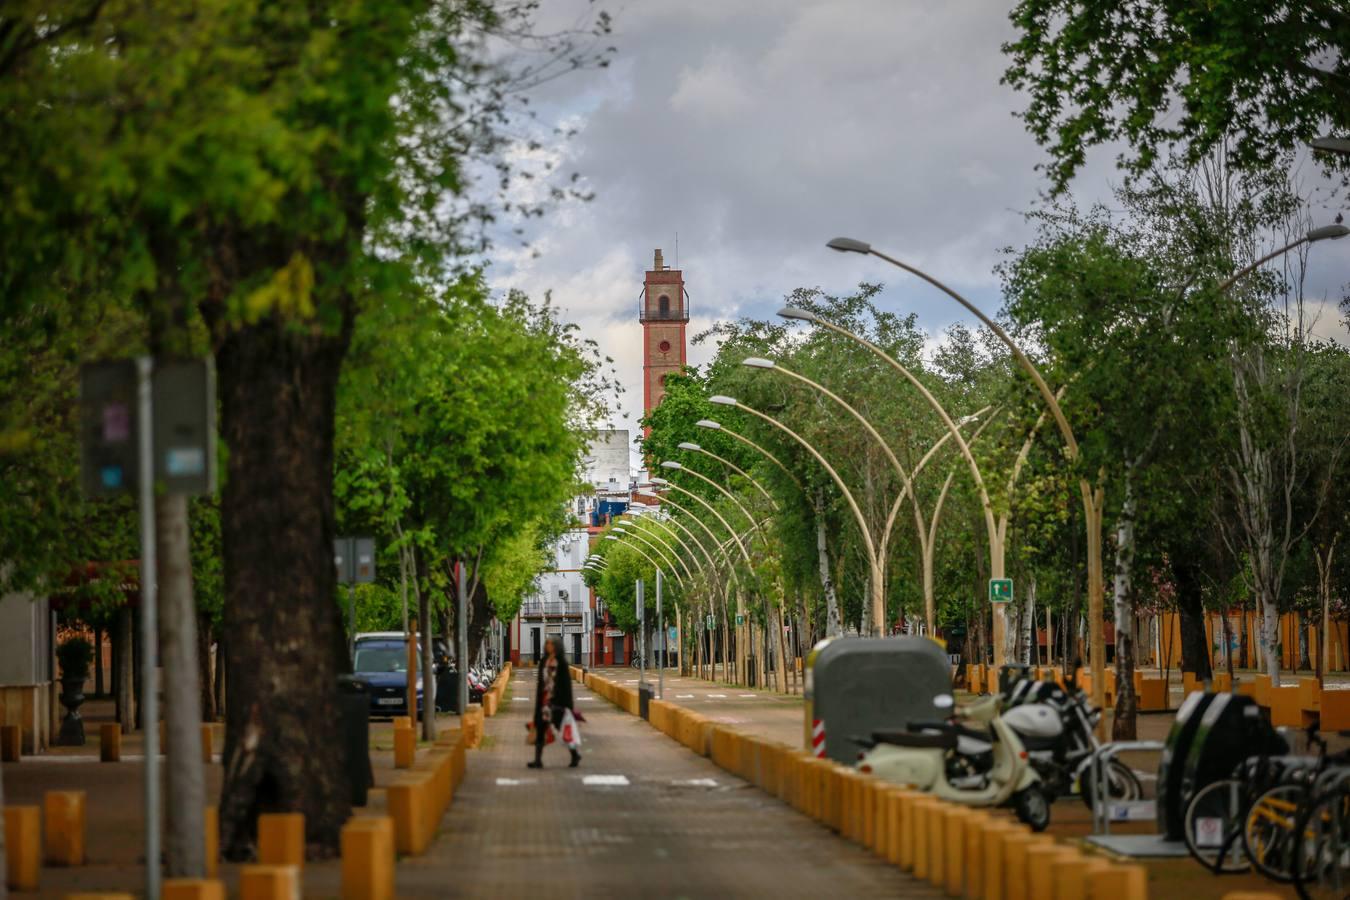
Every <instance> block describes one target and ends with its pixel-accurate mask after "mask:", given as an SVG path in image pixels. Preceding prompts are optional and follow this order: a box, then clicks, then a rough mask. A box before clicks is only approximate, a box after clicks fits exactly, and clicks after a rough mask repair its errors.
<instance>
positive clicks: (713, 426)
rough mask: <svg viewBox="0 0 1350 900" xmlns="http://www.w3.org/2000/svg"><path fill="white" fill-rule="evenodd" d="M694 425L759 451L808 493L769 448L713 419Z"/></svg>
mask: <svg viewBox="0 0 1350 900" xmlns="http://www.w3.org/2000/svg"><path fill="white" fill-rule="evenodd" d="M694 424H695V425H697V426H698V427H699V428H707V429H708V430H709V431H720V432H722V433H723V434H725V435H726V436H727V437H731V438H735V439H736V440H738V441H740V442H741V443H742V444H745V445H746V446H747V447H751V448H753V449H755V450H757V451H758V452H759V453H760V454H762V455H763V456H764V457H765V458H766V459H768V460H769V461H770V462H772V463H773V464H774V465H775V466H777V467H778V468H780V469H782V470H783V474H784V475H786V476H787V477H788V478H791V479H792V483H793V484H795V485H797V489H798V490H799V491H801V492H802V493H803V494H804V493H806V488H805V487H804V486H803V485H802V483H801V480H800V479H799V478H798V477H797V476H796V475H795V474H793V472H792V470H791V469H789V468H788V467H787V465H786V464H785V463H784V462H783V461H782V460H781V459H779V458H778V457H777V456H774V455H773V453H771V452H770V451H769V450H768V449H767V448H765V447H761V446H760V445H759V444H756V443H755V442H754V441H752V440H750V439H749V438H748V437H746V436H745V435H743V434H740V433H739V432H735V431H732V430H731V429H730V428H728V427H727V426H725V425H723V424H722V423H721V422H717V421H714V420H713V419H699V420H698V421H697V422H695V423H694Z"/></svg>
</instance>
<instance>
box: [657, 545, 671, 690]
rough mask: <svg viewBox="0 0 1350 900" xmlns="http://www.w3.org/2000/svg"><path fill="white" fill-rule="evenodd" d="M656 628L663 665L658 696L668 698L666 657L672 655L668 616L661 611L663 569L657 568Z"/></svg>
mask: <svg viewBox="0 0 1350 900" xmlns="http://www.w3.org/2000/svg"><path fill="white" fill-rule="evenodd" d="M656 628H657V630H658V631H660V632H661V667H660V668H659V669H657V670H656V696H657V698H658V699H660V700H664V699H666V659H667V658H668V657H669V656H670V647H668V646H667V645H666V617H665V613H663V612H662V611H661V570H660V569H657V570H656Z"/></svg>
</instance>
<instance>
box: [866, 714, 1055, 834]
mask: <svg viewBox="0 0 1350 900" xmlns="http://www.w3.org/2000/svg"><path fill="white" fill-rule="evenodd" d="M933 705H934V707H935V708H936V709H937V710H939V711H940V712H942V713H944V714H946V713H951V712H953V711H954V712H955V715H954V716H952V718H951V719H950V720H947V721H934V722H911V723H910V724H909V729H908V730H907V731H874V732H872V735H871V737H870V738H859V737H855V738H853V741H854V742H855V743H856V744H858V745H859V746H860V747H862V748H863V750H862V752H860V753H859V754H858V764H857V768H858V770H859V771H860V772H863V773H865V774H870V775H875V776H876V777H878V778H881V779H883V780H885V781H890V782H894V783H895V784H908V785H913V786H914V787H916V788H917V789H919V790H921V791H926V792H928V793H931V794H933V795H934V796H936V797H941V798H942V799H944V800H951V801H953V802H955V803H961V804H964V805H966V806H1011V807H1012V808H1013V810H1014V811H1015V812H1016V813H1017V818H1018V819H1019V820H1021V821H1022V822H1024V823H1026V824H1027V825H1030V826H1031V829H1032V830H1033V831H1044V830H1045V828H1046V826H1047V825H1049V824H1050V799H1051V798H1050V795H1049V794H1048V793H1047V791H1046V788H1045V786H1044V784H1042V781H1041V776H1040V775H1039V774H1038V773H1037V771H1036V770H1035V769H1034V768H1032V766H1031V765H1030V763H1029V761H1028V758H1027V752H1026V750H1025V749H1024V747H1023V745H1022V741H1021V739H1020V738H1019V737H1018V735H1017V732H1015V731H1014V730H1013V729H1012V728H1011V727H1010V726H1009V725H1008V723H1007V722H1006V721H1005V720H1004V719H1003V717H1002V716H1000V715H999V707H1000V706H1001V705H1002V698H1001V697H998V696H993V697H985V698H983V699H980V700H977V701H975V702H974V703H972V704H970V705H968V706H965V707H961V708H955V703H954V701H953V699H952V696H951V695H950V694H939V695H938V696H937V697H936V698H935V699H934V701H933ZM965 723H970V724H972V725H975V726H983V727H984V728H985V729H987V730H978V729H977V728H971V727H969V726H968V725H967V724H965Z"/></svg>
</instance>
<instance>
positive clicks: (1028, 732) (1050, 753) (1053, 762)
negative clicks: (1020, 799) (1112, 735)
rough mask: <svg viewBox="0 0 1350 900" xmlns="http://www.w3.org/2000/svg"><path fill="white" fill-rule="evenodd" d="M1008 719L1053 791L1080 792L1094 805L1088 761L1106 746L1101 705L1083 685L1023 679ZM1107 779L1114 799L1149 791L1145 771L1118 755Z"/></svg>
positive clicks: (1008, 701) (1010, 699)
mask: <svg viewBox="0 0 1350 900" xmlns="http://www.w3.org/2000/svg"><path fill="white" fill-rule="evenodd" d="M1070 684H1072V680H1070ZM1003 720H1004V721H1005V722H1006V723H1008V725H1009V727H1011V728H1012V729H1013V731H1015V732H1017V736H1018V737H1019V738H1020V739H1021V741H1022V744H1023V746H1024V747H1026V750H1027V754H1028V756H1029V757H1030V762H1031V765H1032V766H1033V767H1034V768H1035V769H1036V771H1037V773H1038V774H1039V775H1040V776H1041V781H1042V782H1043V783H1044V785H1045V788H1046V790H1047V791H1048V792H1049V794H1050V796H1051V797H1052V798H1057V797H1064V796H1069V795H1072V794H1074V793H1078V794H1079V795H1080V796H1081V797H1082V799H1083V802H1084V803H1086V804H1087V806H1088V808H1089V809H1091V808H1092V803H1093V798H1095V797H1096V796H1097V795H1096V791H1095V790H1094V789H1093V787H1094V785H1093V778H1094V777H1095V774H1094V772H1093V770H1092V767H1091V766H1090V765H1089V764H1088V762H1089V760H1090V759H1091V758H1092V755H1093V754H1094V753H1095V752H1096V751H1097V748H1098V747H1100V746H1101V744H1100V743H1099V742H1098V740H1097V733H1096V726H1097V723H1098V722H1099V721H1100V720H1101V710H1097V709H1092V708H1091V707H1090V706H1089V705H1088V701H1087V697H1086V696H1085V695H1084V694H1083V692H1082V691H1081V690H1079V689H1077V688H1072V689H1071V690H1069V691H1066V690H1064V689H1063V688H1061V687H1060V686H1059V685H1057V684H1055V683H1054V682H1051V681H1033V680H1030V679H1023V680H1020V681H1016V682H1014V683H1013V684H1012V685H1011V687H1010V688H1009V690H1008V693H1007V695H1006V696H1005V697H1004V712H1003ZM1106 779H1107V796H1109V797H1110V798H1111V799H1112V800H1138V799H1140V798H1141V797H1143V795H1144V789H1143V785H1142V784H1140V782H1139V777H1138V776H1137V775H1136V774H1135V773H1134V771H1133V770H1132V769H1131V768H1130V767H1129V766H1127V765H1125V764H1124V763H1123V762H1121V761H1120V760H1118V759H1115V758H1112V759H1110V760H1109V761H1108V762H1107V768H1106Z"/></svg>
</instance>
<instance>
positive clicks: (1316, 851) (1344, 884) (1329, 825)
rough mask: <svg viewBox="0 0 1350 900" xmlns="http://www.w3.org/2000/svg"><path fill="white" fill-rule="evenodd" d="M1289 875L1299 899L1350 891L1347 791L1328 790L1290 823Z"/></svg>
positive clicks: (1319, 898)
mask: <svg viewBox="0 0 1350 900" xmlns="http://www.w3.org/2000/svg"><path fill="white" fill-rule="evenodd" d="M1291 874H1292V875H1293V881H1294V888H1295V889H1296V890H1297V891H1298V895H1299V896H1300V897H1302V898H1303V900H1323V898H1332V897H1335V898H1337V900H1341V898H1344V897H1345V896H1347V894H1350V791H1347V790H1346V789H1344V788H1338V789H1337V790H1334V791H1329V792H1327V793H1325V794H1321V795H1319V796H1318V797H1317V798H1316V799H1315V800H1313V801H1312V802H1311V803H1309V804H1307V806H1306V807H1305V808H1304V810H1303V813H1302V814H1301V815H1300V816H1299V817H1298V822H1297V824H1296V825H1295V826H1294V866H1293V872H1292V873H1291Z"/></svg>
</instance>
